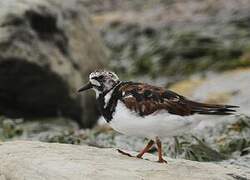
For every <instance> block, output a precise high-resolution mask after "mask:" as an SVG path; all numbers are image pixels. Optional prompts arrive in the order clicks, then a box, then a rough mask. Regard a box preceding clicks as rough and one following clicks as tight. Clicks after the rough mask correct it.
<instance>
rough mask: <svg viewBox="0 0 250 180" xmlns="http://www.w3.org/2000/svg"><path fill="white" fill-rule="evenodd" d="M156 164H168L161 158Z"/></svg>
mask: <svg viewBox="0 0 250 180" xmlns="http://www.w3.org/2000/svg"><path fill="white" fill-rule="evenodd" d="M157 162H158V163H165V164H167V163H168V162H167V161H166V160H165V159H163V158H161V159H159V160H158V161H157Z"/></svg>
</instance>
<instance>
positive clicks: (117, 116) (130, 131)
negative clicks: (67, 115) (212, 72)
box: [78, 70, 239, 163]
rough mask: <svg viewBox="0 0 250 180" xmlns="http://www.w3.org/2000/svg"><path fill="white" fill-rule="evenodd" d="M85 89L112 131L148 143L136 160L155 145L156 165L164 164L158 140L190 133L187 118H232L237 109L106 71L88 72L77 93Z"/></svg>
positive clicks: (189, 123) (191, 121)
mask: <svg viewBox="0 0 250 180" xmlns="http://www.w3.org/2000/svg"><path fill="white" fill-rule="evenodd" d="M88 89H93V90H94V91H95V94H96V101H97V107H98V109H99V111H100V113H101V115H102V116H103V117H104V119H105V120H106V122H107V123H108V124H109V125H110V126H111V127H112V128H113V129H114V130H115V131H118V132H120V133H122V134H126V135H130V136H137V137H143V138H147V139H149V142H148V144H147V145H146V147H145V148H144V149H143V150H141V151H140V152H139V154H137V155H136V156H135V157H137V158H142V156H143V155H144V154H145V153H146V152H148V151H149V150H150V149H151V148H152V146H153V145H154V144H156V147H157V151H158V162H159V163H167V161H166V160H165V159H164V158H163V152H162V142H161V139H162V138H164V137H169V136H175V135H177V134H178V133H179V132H180V131H181V130H182V129H183V128H185V127H186V128H187V129H188V130H190V128H192V127H193V126H194V125H195V124H197V122H196V121H194V120H192V118H189V117H191V116H192V115H194V114H202V115H231V114H233V113H235V112H236V110H235V108H238V107H239V106H233V105H220V104H207V103H201V102H196V101H193V100H190V99H188V98H186V97H184V96H182V95H180V94H178V93H176V92H173V91H171V90H168V89H166V88H163V87H157V86H153V85H150V84H146V83H140V82H133V81H122V80H120V79H119V77H118V76H117V74H115V73H114V72H112V71H107V70H95V71H93V72H91V73H90V74H89V82H87V83H86V84H85V85H84V86H83V87H81V88H80V89H79V90H78V92H83V91H86V90H88ZM187 129H186V130H187ZM117 150H118V152H119V153H121V154H123V155H127V156H129V157H133V156H132V155H131V154H129V153H127V152H125V151H122V150H120V149H117Z"/></svg>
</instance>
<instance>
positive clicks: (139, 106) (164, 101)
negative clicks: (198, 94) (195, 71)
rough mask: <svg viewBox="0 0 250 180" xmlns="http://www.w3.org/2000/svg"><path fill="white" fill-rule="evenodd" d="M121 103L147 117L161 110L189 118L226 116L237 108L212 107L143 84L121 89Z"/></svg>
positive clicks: (132, 84)
mask: <svg viewBox="0 0 250 180" xmlns="http://www.w3.org/2000/svg"><path fill="white" fill-rule="evenodd" d="M119 91H120V92H121V101H122V102H123V103H124V104H125V105H126V107H127V108H129V109H131V110H133V111H135V112H137V113H138V114H139V115H140V116H146V115H149V114H152V113H154V112H157V111H160V110H166V111H167V112H169V113H171V114H176V115H181V116H187V115H191V114H194V113H199V114H216V115H222V114H223V115H225V114H231V113H232V112H235V110H232V109H230V108H235V107H237V106H229V105H212V104H203V103H198V102H194V101H190V100H188V99H186V98H185V97H183V96H181V95H178V94H177V93H175V92H172V91H170V90H166V89H164V88H159V87H155V86H151V85H148V84H142V83H127V84H124V85H123V86H121V87H120V89H119Z"/></svg>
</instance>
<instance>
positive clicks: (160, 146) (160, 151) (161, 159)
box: [156, 137, 167, 163]
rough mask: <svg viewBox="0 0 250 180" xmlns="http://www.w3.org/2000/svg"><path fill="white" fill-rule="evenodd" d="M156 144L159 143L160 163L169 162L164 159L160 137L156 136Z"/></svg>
mask: <svg viewBox="0 0 250 180" xmlns="http://www.w3.org/2000/svg"><path fill="white" fill-rule="evenodd" d="M156 145H157V149H158V158H159V159H158V162H159V163H167V161H166V160H164V159H163V157H162V145H161V141H160V139H159V138H158V137H156Z"/></svg>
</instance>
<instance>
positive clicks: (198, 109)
mask: <svg viewBox="0 0 250 180" xmlns="http://www.w3.org/2000/svg"><path fill="white" fill-rule="evenodd" d="M188 104H189V105H190V107H191V112H192V113H193V114H211V115H230V114H234V113H235V112H236V110H235V108H239V106H232V105H218V104H205V103H199V102H194V101H188Z"/></svg>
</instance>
